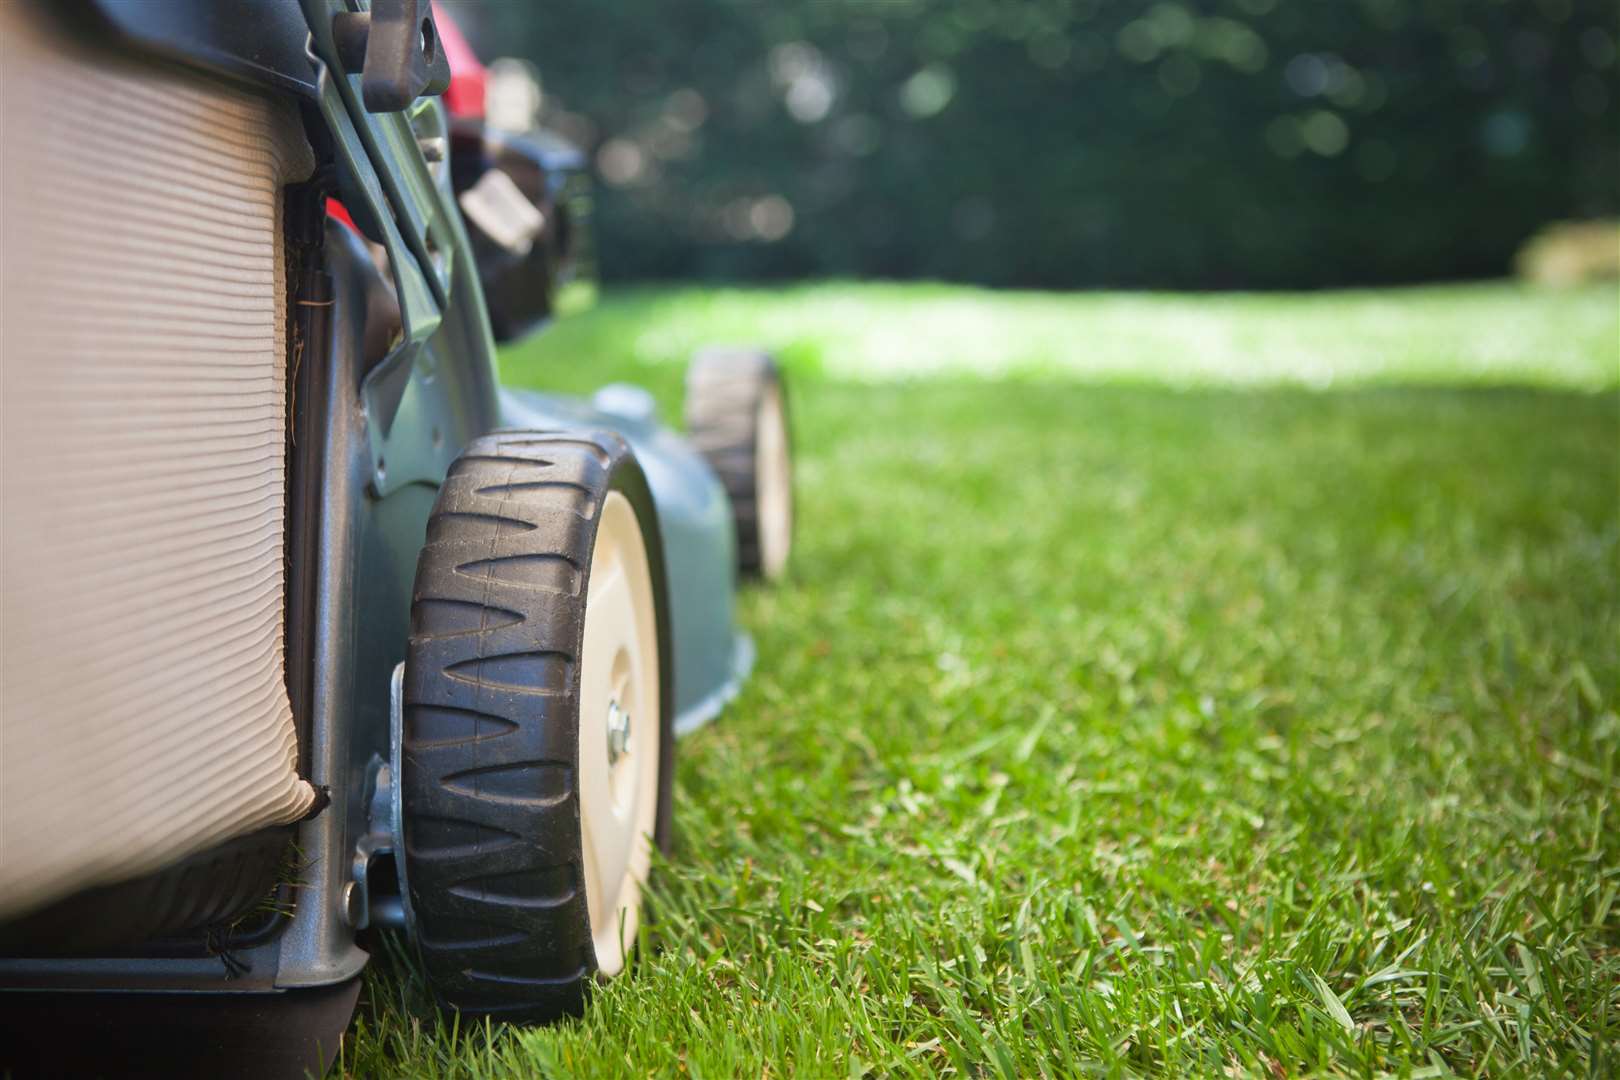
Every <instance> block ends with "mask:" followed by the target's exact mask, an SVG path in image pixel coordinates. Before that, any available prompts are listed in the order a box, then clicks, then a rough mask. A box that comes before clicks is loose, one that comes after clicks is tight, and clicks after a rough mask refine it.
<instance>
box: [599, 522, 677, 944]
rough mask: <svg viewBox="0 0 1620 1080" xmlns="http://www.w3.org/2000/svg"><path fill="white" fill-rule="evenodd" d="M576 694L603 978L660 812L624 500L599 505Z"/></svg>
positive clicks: (646, 607) (640, 554)
mask: <svg viewBox="0 0 1620 1080" xmlns="http://www.w3.org/2000/svg"><path fill="white" fill-rule="evenodd" d="M579 682H580V694H579V819H580V831H581V833H582V837H581V839H582V841H583V848H584V855H585V898H586V901H587V906H588V908H589V914H590V930H591V943H592V945H593V946H594V948H595V950H596V966H597V971H598V973H599V974H601V975H604V976H613V975H617V974H618V973H619V972H620V971H622V970H623V969H624V962H625V956H626V954H627V953H628V951H629V949H630V948H631V946H633V945H634V943H635V939H636V930H637V928H638V927H639V926H640V921H641V888H642V886H643V885H644V884H645V883H646V880H647V873H648V870H649V869H650V868H651V865H652V848H653V839H652V834H653V829H654V827H655V825H656V822H657V817H658V770H659V760H658V758H659V750H660V745H659V743H660V734H661V733H660V716H661V715H662V713H661V710H660V704H661V703H660V701H659V693H660V689H661V688H660V686H659V675H658V628H657V622H656V613H655V608H654V598H653V589H652V575H651V573H650V571H649V569H648V563H647V546H646V543H645V541H644V539H643V537H642V535H641V525H640V522H638V521H637V520H636V512H635V510H634V508H632V507H631V505H630V501H629V500H628V499H626V498H625V497H624V496H623V495H621V494H620V493H619V492H617V491H610V492H609V493H608V495H607V498H606V500H604V502H603V504H602V516H601V522H600V524H599V525H598V526H597V533H596V545H595V547H594V548H593V549H592V553H591V569H590V587H589V589H588V591H587V593H586V599H585V642H584V650H583V652H582V659H581V668H580V680H579Z"/></svg>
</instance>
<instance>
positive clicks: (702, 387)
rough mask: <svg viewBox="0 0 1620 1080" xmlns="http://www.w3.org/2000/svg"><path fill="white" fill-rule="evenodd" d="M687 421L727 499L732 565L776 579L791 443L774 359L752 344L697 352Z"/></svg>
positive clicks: (785, 525)
mask: <svg viewBox="0 0 1620 1080" xmlns="http://www.w3.org/2000/svg"><path fill="white" fill-rule="evenodd" d="M686 427H687V431H688V433H689V435H690V436H691V439H692V444H693V445H694V446H696V447H697V448H698V450H700V451H701V452H702V454H703V456H704V457H705V458H707V459H708V462H709V464H710V466H711V467H713V469H714V471H715V473H716V474H718V475H719V477H720V482H721V483H722V484H723V485H724V486H725V489H726V494H727V495H729V496H730V497H731V509H732V518H733V521H734V523H735V525H736V528H737V569H738V570H739V571H740V572H741V573H742V574H743V575H745V576H749V577H759V578H764V579H766V580H775V579H777V578H779V577H781V576H782V574H783V572H784V571H785V570H786V569H787V562H788V555H789V553H790V551H791V549H792V545H793V442H792V437H791V429H790V428H789V425H788V411H787V396H786V393H785V390H784V388H783V386H782V376H781V372H780V371H779V370H778V369H777V366H776V362H775V361H774V360H772V359H771V358H770V356H769V355H767V354H766V353H763V352H759V351H757V350H754V349H738V348H711V349H705V350H703V351H702V352H700V353H698V355H697V356H696V357H694V358H693V360H692V365H691V367H690V368H688V369H687V376H686Z"/></svg>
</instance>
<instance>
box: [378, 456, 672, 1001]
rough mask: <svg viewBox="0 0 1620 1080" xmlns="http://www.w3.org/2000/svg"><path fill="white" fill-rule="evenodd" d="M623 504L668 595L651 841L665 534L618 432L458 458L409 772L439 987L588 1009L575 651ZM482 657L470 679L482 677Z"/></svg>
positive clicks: (408, 746) (438, 537)
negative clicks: (615, 506)
mask: <svg viewBox="0 0 1620 1080" xmlns="http://www.w3.org/2000/svg"><path fill="white" fill-rule="evenodd" d="M609 491H619V492H621V493H623V494H624V496H625V497H626V498H627V499H628V500H629V502H630V504H631V506H632V507H633V508H634V510H635V512H636V517H637V520H638V522H639V523H640V525H641V531H642V536H643V538H644V540H645V542H646V545H647V557H648V562H649V564H650V565H649V570H650V572H651V578H652V586H653V594H654V597H655V599H656V603H657V606H658V612H657V620H656V623H657V628H658V629H657V639H658V656H659V661H658V666H659V680H660V686H661V688H662V689H661V693H660V695H659V697H660V700H661V703H662V713H663V715H662V716H661V717H660V718H659V721H660V734H659V738H660V744H661V751H660V759H659V761H660V768H659V776H658V799H657V818H656V826H655V832H654V840H655V841H656V842H657V844H658V846H659V847H660V849H662V850H665V851H667V850H668V847H669V841H670V809H671V807H670V800H671V793H672V786H673V785H672V777H673V767H674V761H675V744H674V723H673V706H672V703H673V701H674V694H673V693H671V692H670V669H669V657H670V649H669V631H668V623H667V618H666V613H665V610H664V609H665V606H666V604H665V601H664V597H665V595H666V593H665V581H664V558H663V548H662V545H661V543H660V541H659V535H658V527H657V519H656V515H655V511H654V505H653V500H652V495H651V492H650V491H649V490H648V487H647V481H646V479H645V477H644V476H643V475H642V472H641V468H640V466H639V465H637V464H636V460H635V458H634V457H633V456H632V455H631V452H630V448H629V447H628V446H627V445H626V444H625V443H624V441H623V440H622V439H620V438H619V437H618V436H617V435H614V434H611V433H608V432H585V433H579V432H568V433H549V434H548V433H537V432H500V433H496V434H494V435H489V436H485V437H484V438H481V439H478V440H476V441H475V442H473V443H472V445H470V446H469V447H468V448H467V449H466V450H465V451H464V452H463V453H462V455H461V457H460V458H458V459H457V460H456V462H455V464H454V465H452V466H451V468H450V472H449V476H448V477H447V478H446V479H445V483H444V486H443V488H441V489H440V491H439V497H438V502H437V503H436V505H435V506H434V509H433V514H432V516H431V517H430V518H429V520H428V528H427V543H426V545H425V546H424V547H423V548H422V552H421V555H420V557H419V559H418V562H417V571H416V586H415V589H414V591H413V593H412V601H411V636H410V643H409V647H408V651H407V654H406V659H405V685H404V723H405V733H404V735H405V746H404V763H403V767H402V769H401V772H402V777H401V783H402V800H403V811H404V832H405V843H404V847H405V853H404V858H405V866H406V878H407V883H408V887H409V889H410V897H411V904H412V906H413V908H414V914H415V921H416V929H417V943H418V946H419V949H420V953H421V957H422V961H423V964H424V966H425V968H426V970H427V974H428V976H429V979H430V981H431V982H432V984H433V986H434V988H435V990H436V991H437V992H438V994H439V995H440V997H441V998H443V1000H444V1001H445V1002H446V1003H448V1004H449V1005H452V1006H454V1007H455V1008H457V1009H459V1010H461V1011H463V1012H471V1013H477V1014H482V1015H488V1016H492V1017H494V1018H496V1019H498V1020H503V1021H512V1022H533V1021H544V1020H550V1019H554V1018H556V1017H559V1016H563V1015H572V1014H577V1013H579V1011H580V1010H581V1009H582V1008H583V1007H584V1002H585V995H586V993H587V987H588V984H589V983H590V981H591V979H592V977H593V974H594V973H595V971H596V969H597V963H596V954H595V950H594V948H593V946H592V944H591V929H590V916H589V908H588V906H587V900H586V896H585V877H584V851H583V843H582V835H581V828H580V801H579V786H578V783H579V773H578V765H579V760H578V755H579V692H580V657H581V649H582V642H583V634H584V628H585V598H586V595H587V588H588V584H589V577H590V572H591V565H590V562H591V553H592V550H593V548H594V545H595V542H596V532H597V526H598V524H599V520H600V519H599V514H600V511H601V508H602V505H603V502H604V500H605V499H606V497H607V493H608V492H609ZM469 672H470V675H469Z"/></svg>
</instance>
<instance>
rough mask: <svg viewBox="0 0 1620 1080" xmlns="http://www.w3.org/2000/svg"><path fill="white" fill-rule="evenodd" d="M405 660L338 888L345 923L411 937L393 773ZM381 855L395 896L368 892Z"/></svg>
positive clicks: (400, 738) (398, 752)
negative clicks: (387, 859)
mask: <svg viewBox="0 0 1620 1080" xmlns="http://www.w3.org/2000/svg"><path fill="white" fill-rule="evenodd" d="M404 698H405V664H404V663H403V662H401V663H399V664H397V665H395V667H394V675H393V678H391V679H390V680H389V690H388V756H389V759H390V760H388V761H384V760H383V759H382V757H381V756H380V755H377V754H373V755H372V757H371V764H370V766H369V767H368V768H367V770H366V773H367V787H368V788H369V789H370V792H371V796H370V798H368V799H367V800H366V831H365V833H364V834H363V835H362V836H361V837H360V839H359V840H358V841H356V842H355V845H354V862H353V872H352V880H351V881H350V882H349V883H348V884H347V885H345V886H344V887H343V912H344V918H345V919H347V921H348V923H349V925H350V926H352V927H354V928H355V929H356V930H364V929H365V928H366V927H368V926H382V927H387V928H388V929H390V930H404V931H405V932H406V933H407V934H411V935H413V936H414V934H415V932H416V919H415V916H414V914H413V912H412V911H411V890H410V885H409V884H408V883H407V881H406V879H405V858H404V855H405V829H404V813H403V806H402V799H401V793H400V786H399V782H398V777H399V775H400V771H399V770H400V764H401V759H402V755H403V753H404V745H405V738H404V736H405V719H404V718H405V709H404ZM382 855H391V856H393V859H394V876H395V878H396V880H397V881H398V882H399V895H397V896H394V895H382V894H376V893H373V891H372V888H371V867H372V860H373V859H375V858H377V857H378V856H382Z"/></svg>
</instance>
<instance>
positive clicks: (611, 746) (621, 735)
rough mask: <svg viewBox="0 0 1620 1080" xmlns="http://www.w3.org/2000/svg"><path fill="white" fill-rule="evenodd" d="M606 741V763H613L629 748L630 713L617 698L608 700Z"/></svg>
mask: <svg viewBox="0 0 1620 1080" xmlns="http://www.w3.org/2000/svg"><path fill="white" fill-rule="evenodd" d="M607 741H608V764H609V765H613V764H616V763H617V762H618V760H619V759H620V758H621V757H623V756H624V755H625V754H627V753H628V752H629V750H630V714H629V713H627V712H625V711H624V710H623V709H621V708H620V707H619V702H618V700H617V699H614V700H613V701H610V702H608V718H607Z"/></svg>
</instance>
